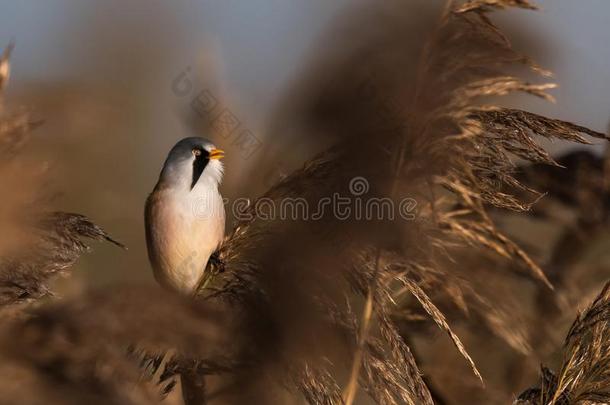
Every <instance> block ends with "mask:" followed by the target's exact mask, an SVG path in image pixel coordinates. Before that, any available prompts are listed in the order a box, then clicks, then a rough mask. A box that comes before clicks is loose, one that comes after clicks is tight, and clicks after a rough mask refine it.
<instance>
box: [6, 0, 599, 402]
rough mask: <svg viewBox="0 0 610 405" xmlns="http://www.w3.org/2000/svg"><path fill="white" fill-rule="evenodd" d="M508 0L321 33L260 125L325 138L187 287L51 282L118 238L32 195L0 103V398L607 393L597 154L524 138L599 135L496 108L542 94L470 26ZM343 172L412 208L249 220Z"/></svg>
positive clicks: (319, 190) (36, 168) (511, 398)
mask: <svg viewBox="0 0 610 405" xmlns="http://www.w3.org/2000/svg"><path fill="white" fill-rule="evenodd" d="M508 7H519V8H525V9H534V8H535V7H534V5H533V4H531V3H530V2H528V1H527V0H471V1H466V2H452V1H449V2H447V4H446V6H445V7H444V8H443V9H442V11H441V13H440V15H436V16H434V17H431V18H428V17H427V16H426V15H422V18H421V22H420V23H419V24H415V25H412V24H409V25H406V24H404V15H403V13H401V10H400V9H399V8H397V9H396V10H392V12H391V13H387V14H384V13H362V15H358V16H354V18H353V19H352V25H350V26H347V27H342V29H343V31H342V32H343V34H344V35H346V36H348V37H349V38H350V41H351V46H349V47H347V46H346V47H344V49H343V52H340V53H335V54H333V55H326V56H324V57H321V58H320V59H319V60H316V61H314V63H313V65H312V66H310V67H309V68H310V69H309V71H307V72H306V74H304V75H303V77H302V78H301V79H300V81H299V82H297V83H296V84H295V86H294V88H293V89H292V90H291V91H290V92H288V93H287V94H288V95H287V102H286V103H284V104H283V106H282V108H281V109H280V110H278V112H277V116H276V119H275V121H274V122H273V123H272V125H271V127H270V129H269V133H270V136H271V137H272V138H273V137H276V135H277V136H279V134H280V133H284V132H285V131H286V130H287V128H290V129H291V131H293V132H296V133H303V134H305V136H307V137H309V138H310V139H317V140H321V141H322V142H323V143H326V144H328V145H331V146H330V147H329V148H328V149H327V150H323V151H321V152H319V153H318V154H317V155H315V156H314V157H313V158H311V159H309V160H307V161H306V162H305V163H304V164H303V166H302V168H300V169H298V170H295V171H294V172H293V173H291V174H289V175H287V176H283V177H282V178H281V180H280V181H279V182H277V183H276V184H274V185H273V186H271V187H270V188H269V189H268V190H267V191H266V192H265V193H264V194H263V195H262V196H261V199H259V200H257V201H254V202H252V203H251V204H250V206H249V207H247V208H246V212H245V213H244V214H248V213H250V214H252V215H250V216H249V217H248V218H247V219H244V220H242V221H239V222H238V223H237V224H236V226H235V227H234V228H233V229H232V230H230V232H229V234H228V236H227V238H226V241H225V243H224V244H223V246H222V247H221V249H220V251H219V257H220V260H219V262H218V263H214V264H213V265H209V266H208V269H206V272H207V273H206V274H207V275H208V277H207V278H206V283H205V284H204V285H205V288H204V287H202V288H201V289H200V290H199V291H198V293H197V295H196V297H194V298H193V299H186V298H182V297H178V296H175V295H173V294H170V293H167V292H165V291H162V290H161V289H160V288H156V287H154V286H143V285H136V284H125V283H122V284H120V285H110V286H106V287H104V288H98V289H94V290H87V291H84V292H82V293H81V294H79V295H78V296H76V297H70V298H65V299H59V298H58V297H56V295H54V293H53V290H52V286H53V284H52V282H53V280H54V279H55V278H56V277H57V276H69V275H70V268H71V266H72V265H73V264H74V263H75V261H76V260H77V259H78V257H79V255H80V254H81V253H83V252H85V251H87V250H88V249H89V248H88V246H87V245H86V244H85V242H86V241H87V240H91V239H93V240H101V241H104V240H105V241H109V242H112V243H114V244H116V245H118V246H122V245H121V244H120V243H119V242H116V241H115V240H114V239H112V238H111V237H110V236H109V235H108V234H107V233H106V232H105V231H103V230H102V229H101V228H99V227H98V226H96V225H95V224H94V223H92V222H91V221H90V220H89V219H87V218H85V217H84V216H81V215H78V214H70V213H64V212H55V211H53V210H51V209H50V208H48V207H50V206H51V204H50V203H49V201H50V200H51V199H52V196H53V193H54V192H55V191H56V190H53V189H52V187H51V186H49V185H48V183H47V182H46V176H47V173H48V170H52V169H50V168H48V167H46V166H44V165H42V166H41V164H40V159H37V158H36V157H35V156H30V154H29V153H28V144H29V142H30V139H31V137H32V136H38V135H37V133H38V132H44V125H42V127H41V128H39V129H37V130H36V131H35V132H34V133H33V131H34V129H35V128H36V127H38V126H39V124H40V123H38V122H35V121H33V120H32V119H31V118H30V116H29V114H28V113H27V112H25V111H22V110H19V109H15V108H12V107H11V106H10V105H6V104H5V103H4V102H3V103H2V104H0V113H1V121H0V154H1V155H2V159H1V161H0V189H1V190H2V205H1V207H2V209H1V210H0V225H1V226H2V230H3V235H4V237H3V238H2V240H1V241H0V256H1V258H2V259H1V262H0V304H1V305H2V314H3V317H2V320H3V325H2V329H1V330H0V356H1V358H2V361H1V362H0V375H1V378H0V392H1V395H0V398H1V399H0V403H7V404H16V403H18V404H55V403H57V404H83V403H88V404H105V405H106V404H154V403H162V402H165V403H174V404H179V403H185V404H187V405H191V404H204V403H219V404H222V403H235V404H290V403H304V402H305V403H310V404H348V405H350V404H356V403H358V404H372V403H379V404H403V403H406V404H432V403H436V404H478V403H480V404H507V403H511V402H516V403H520V404H540V405H542V404H545V405H547V404H562V405H565V404H596V403H597V404H602V403H608V401H610V341H609V340H608V334H609V332H610V331H609V330H607V329H608V321H609V319H610V290H609V288H610V287H608V286H606V287H604V283H605V280H604V276H603V274H605V272H607V264H606V263H605V256H604V254H603V252H602V251H603V245H602V243H601V242H600V241H603V239H604V238H605V237H607V234H608V232H607V230H608V227H607V221H608V220H607V218H608V214H607V213H608V212H609V211H608V209H609V208H610V207H608V201H609V200H608V197H609V194H608V186H607V184H608V182H607V179H608V177H607V176H606V175H605V173H606V167H607V166H606V161H605V159H604V158H602V157H597V156H595V155H593V154H589V153H587V152H579V153H572V154H568V155H566V156H563V157H561V158H560V159H558V160H557V161H556V160H554V159H553V158H552V157H551V156H550V155H549V154H548V153H547V152H546V151H545V149H544V148H543V147H541V146H540V145H539V144H538V143H537V140H538V139H541V138H549V139H560V140H565V141H570V142H576V143H582V144H586V143H588V140H589V139H591V137H593V138H601V139H605V138H606V136H605V135H604V134H601V133H598V132H595V131H592V130H589V129H587V128H585V127H581V126H577V125H574V124H571V123H569V122H565V121H561V120H558V119H554V118H548V117H543V116H539V115H536V114H533V113H530V112H527V111H522V110H519V109H514V108H506V107H502V106H501V104H500V101H501V98H500V96H506V95H509V94H512V93H524V94H526V95H530V96H535V97H541V98H543V99H551V96H550V95H549V94H548V93H547V92H546V91H547V90H548V89H551V88H552V87H553V85H552V84H550V83H546V82H544V81H543V82H542V83H540V84H538V82H535V83H530V82H528V81H525V80H523V79H520V76H524V77H537V78H544V77H548V76H549V73H548V72H546V71H544V70H543V69H542V68H540V67H539V66H537V65H536V64H535V62H534V61H532V60H531V59H529V58H528V57H526V56H524V55H521V54H519V53H518V52H517V51H515V50H513V49H512V47H511V45H510V42H509V40H508V38H507V37H506V36H505V35H504V34H503V33H502V32H501V31H500V30H499V29H498V28H497V27H496V26H495V25H494V24H493V22H492V20H491V17H492V16H491V14H492V12H494V11H496V10H498V9H503V8H508ZM365 14H366V16H365ZM424 14H425V13H424ZM431 21H434V23H433V24H432V23H431ZM363 26H366V27H375V28H372V29H370V30H363V29H362V27H363ZM337 45H340V44H339V43H337ZM343 45H345V44H343ZM11 48H12V47H11V46H9V47H8V48H7V49H6V50H5V52H4V54H3V56H2V62H1V64H0V88H2V89H4V87H5V86H6V84H7V81H8V78H9V57H10V52H11ZM542 80H544V79H542ZM491 103H493V104H491ZM35 134H36V135H35ZM526 162H530V163H531V164H527V163H526ZM354 178H364V179H366V182H367V183H366V184H367V187H368V190H366V191H367V192H366V196H370V197H375V198H382V197H384V198H389V199H391V200H393V201H394V202H395V203H396V204H397V205H398V203H399V202H400V201H403V200H404V199H405V198H409V201H415V202H416V204H417V210H416V211H413V212H411V213H412V214H413V216H412V217H409V218H408V220H406V219H405V218H404V217H399V216H397V217H395V218H387V217H386V218H380V219H378V220H374V219H371V220H362V219H360V220H358V219H357V218H353V219H351V220H350V219H348V220H345V219H339V218H337V217H336V216H333V215H332V214H333V213H332V212H326V213H325V214H324V215H323V217H322V218H320V219H319V220H306V219H302V220H275V221H272V220H267V219H263V218H260V217H259V216H257V213H258V212H259V209H258V208H260V202H261V201H263V202H264V203H265V204H268V203H269V201H280V200H282V199H284V198H296V197H299V198H303V199H304V200H305V201H307V202H308V203H309V204H311V206H317V201H320V199H321V198H324V197H325V196H329V195H333V193H339V195H344V196H350V195H352V196H353V194H354V190H353V188H350V184H351V185H353V183H350V181H352V180H353V179H354ZM543 193H546V195H543ZM246 217H247V216H246ZM242 218H244V216H242ZM523 229H527V232H523ZM527 236H529V240H521V239H527ZM596 246H597V250H596V248H595V247H596ZM600 291H601V292H600ZM596 297H597V298H596ZM576 308H586V310H584V311H583V312H581V313H579V314H578V315H577V314H576ZM575 316H576V320H574V317H575ZM571 322H573V323H572V326H571V327H570V323H571ZM438 331H440V332H441V333H438ZM452 346H453V347H452ZM541 363H544V364H545V366H542V367H541V366H540V364H541Z"/></svg>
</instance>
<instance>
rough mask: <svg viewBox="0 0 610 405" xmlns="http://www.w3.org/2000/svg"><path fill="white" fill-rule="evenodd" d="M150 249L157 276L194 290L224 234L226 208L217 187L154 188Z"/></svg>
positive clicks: (171, 284)
mask: <svg viewBox="0 0 610 405" xmlns="http://www.w3.org/2000/svg"><path fill="white" fill-rule="evenodd" d="M146 222H147V223H146V231H147V232H146V233H147V235H146V236H147V242H148V251H149V257H150V260H151V263H152V265H153V270H154V274H155V278H156V279H157V280H158V281H159V282H160V283H161V284H162V285H165V286H167V287H170V288H172V289H174V290H178V291H180V292H183V293H191V292H192V291H193V290H194V288H195V287H196V286H197V284H198V282H199V281H200V279H201V277H202V275H203V271H204V270H205V267H206V264H207V262H208V259H209V257H210V255H211V254H212V253H213V252H214V251H215V250H216V249H217V248H218V246H219V245H220V243H221V242H222V239H223V237H224V229H225V210H224V204H223V200H222V197H221V195H220V193H219V192H218V189H217V187H216V186H215V185H214V186H213V187H212V186H211V185H210V184H206V182H200V183H198V184H197V185H196V186H195V188H193V190H190V191H186V190H183V191H177V190H172V189H164V190H160V191H154V192H153V193H152V194H151V195H150V197H149V199H148V201H147V204H146Z"/></svg>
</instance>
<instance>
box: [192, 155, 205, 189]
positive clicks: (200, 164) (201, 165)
mask: <svg viewBox="0 0 610 405" xmlns="http://www.w3.org/2000/svg"><path fill="white" fill-rule="evenodd" d="M208 162H209V159H208V158H207V156H206V157H204V156H202V155H199V156H197V157H195V161H194V162H193V182H192V183H191V190H192V189H193V187H195V184H197V181H198V180H199V177H201V173H203V169H205V167H206V166H207V164H208Z"/></svg>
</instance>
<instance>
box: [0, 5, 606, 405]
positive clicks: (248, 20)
mask: <svg viewBox="0 0 610 405" xmlns="http://www.w3.org/2000/svg"><path fill="white" fill-rule="evenodd" d="M378 3H379V4H378ZM440 4H441V2H437V1H428V0H412V1H387V2H383V4H381V2H373V1H365V0H362V1H360V0H350V1H347V0H334V1H332V2H329V1H322V0H310V1H296V0H291V1H279V0H266V1H264V0H248V1H240V2H238V1H234V0H227V1H222V2H221V1H211V0H199V1H194V0H190V1H187V0H180V1H173V2H169V1H162V0H148V1H146V2H144V1H134V0H127V1H125V0H123V1H118V0H105V1H101V0H99V1H92V0H86V1H84V0H78V1H77V0H48V1H44V2H41V1H38V0H36V1H35V0H21V1H19V2H16V1H8V0H0V16H1V23H0V45H2V46H3V44H8V43H9V42H10V41H11V40H14V41H15V43H16V48H15V51H14V53H13V56H12V58H11V61H12V77H11V82H10V85H9V87H8V93H7V101H8V103H7V104H10V105H11V106H13V107H16V106H17V107H20V108H24V109H27V110H29V111H31V112H32V114H33V116H34V117H35V118H38V119H41V120H44V126H43V127H41V128H39V129H38V130H36V131H35V139H36V141H35V142H33V143H31V144H30V145H31V147H32V148H33V149H34V150H32V151H30V153H31V154H32V155H33V156H36V157H37V158H39V159H41V160H42V161H45V162H48V163H49V165H50V176H49V177H48V179H49V182H50V183H51V184H49V188H50V189H52V190H53V191H55V194H54V198H53V205H54V207H55V208H57V209H61V210H66V211H74V212H79V213H82V214H85V215H87V216H89V217H90V218H92V219H93V220H94V221H95V222H96V223H98V224H100V225H101V226H103V227H104V228H105V229H106V230H108V231H109V232H110V233H111V234H112V235H113V236H114V237H116V238H117V239H119V240H120V241H122V242H123V243H125V244H126V245H127V246H128V247H129V250H128V251H120V250H117V249H115V248H114V247H112V246H110V245H106V244H103V245H99V246H96V249H95V251H94V253H92V254H90V255H87V256H85V257H84V258H83V259H81V260H80V262H79V264H78V267H79V268H78V270H77V271H75V272H74V273H73V276H72V278H71V279H70V280H69V281H64V283H66V285H64V286H63V289H62V291H63V292H64V294H66V295H69V294H70V293H71V292H76V291H78V290H80V289H81V288H84V287H85V286H87V285H99V284H105V283H111V282H122V281H133V280H138V281H142V282H145V283H152V282H153V279H152V276H151V272H150V269H149V265H148V260H147V257H146V247H145V241H144V232H143V230H144V225H143V207H144V201H145V199H146V197H147V195H148V193H149V192H150V191H151V190H152V188H153V187H154V185H155V182H156V180H157V176H158V173H159V170H160V168H161V166H162V164H163V160H164V159H165V156H166V154H167V152H168V150H169V149H170V148H171V146H173V144H174V143H175V142H176V141H177V140H179V139H181V138H183V137H185V136H192V135H201V136H205V137H208V138H210V139H212V140H213V141H214V142H215V143H216V144H217V145H218V146H219V147H221V148H222V149H225V150H226V151H227V155H228V157H227V160H226V175H225V182H224V184H223V186H222V192H223V195H225V196H226V197H228V198H229V199H230V200H233V199H235V198H237V197H249V198H255V197H256V196H257V195H259V194H260V193H261V192H263V191H264V190H265V189H266V188H267V187H268V186H269V185H270V184H272V183H273V182H274V181H275V180H276V179H277V178H280V177H281V176H282V175H283V174H284V173H288V172H290V171H291V170H292V169H294V168H295V167H298V166H299V165H300V164H301V163H302V162H303V161H305V160H306V159H307V158H308V157H310V156H312V155H313V154H314V153H315V152H316V151H317V150H320V149H322V148H323V147H324V146H326V145H325V143H327V142H328V140H327V139H324V138H320V137H311V136H304V134H303V133H302V132H300V129H299V125H296V124H295V125H294V126H291V123H290V120H289V119H288V120H287V119H286V117H289V116H290V115H289V114H286V107H287V105H289V104H291V102H289V100H292V99H293V98H294V95H295V94H303V90H304V87H305V88H306V87H307V83H309V82H308V81H307V80H306V79H310V78H311V75H312V72H314V73H315V74H318V75H320V74H322V73H323V72H324V66H325V65H324V63H321V62H323V61H324V60H327V59H332V58H333V57H334V56H335V55H336V54H341V53H343V52H345V53H347V52H348V50H347V48H349V47H351V46H353V45H354V44H353V43H352V42H350V40H351V39H352V36H353V35H354V33H355V32H359V30H361V31H366V30H371V31H374V30H382V29H383V28H384V27H377V26H367V25H366V23H367V21H368V22H371V23H372V24H374V23H375V22H376V21H377V22H379V21H380V20H379V19H377V20H375V19H370V20H367V19H366V18H362V14H363V13H364V12H365V11H366V12H371V10H374V11H375V12H378V13H380V14H383V13H390V14H391V13H392V10H394V9H395V7H396V6H399V7H401V9H402V10H404V16H402V17H401V18H403V20H404V24H410V23H413V24H414V25H417V24H422V18H421V16H422V14H425V13H426V12H428V11H432V12H436V11H437V10H438V6H439V5H440ZM537 4H539V5H540V7H541V11H539V12H531V11H524V10H511V11H507V12H503V13H495V14H494V18H495V21H497V22H498V24H499V26H500V27H501V28H502V29H504V30H505V31H506V32H507V34H508V36H509V38H511V40H512V41H513V43H514V45H515V48H516V49H518V50H521V51H523V52H524V53H525V54H527V55H529V56H531V57H532V58H533V59H534V60H535V61H537V62H538V63H539V64H541V65H542V66H543V67H545V68H547V69H550V70H551V71H553V72H554V73H555V78H554V79H553V80H554V81H556V82H557V83H558V84H559V88H558V89H556V90H554V91H553V95H554V96H555V97H556V98H557V102H556V104H550V103H546V102H544V101H540V100H537V99H534V98H532V97H529V98H528V97H519V98H514V97H513V98H511V99H509V101H508V103H511V104H513V105H515V106H518V107H519V108H521V109H524V110H530V111H532V112H536V113H540V114H544V115H548V116H550V117H556V118H561V119H564V120H568V121H572V122H576V123H579V124H582V125H585V126H587V127H590V128H592V129H594V130H598V131H601V132H606V129H607V126H608V121H609V116H610V70H609V69H608V63H609V61H610V47H608V40H609V39H610V36H609V35H608V28H607V21H608V16H610V3H608V2H607V1H604V0H581V1H578V2H575V1H572V0H540V1H538V2H537ZM356 15H358V16H359V18H355V16H356ZM358 24H362V25H361V26H358ZM408 41H411V42H417V41H419V39H418V38H409V39H408ZM344 48H345V49H344ZM579 147H582V146H579ZM569 148H574V146H573V145H567V144H561V143H555V144H552V145H550V146H549V149H550V150H551V151H552V152H553V153H554V154H557V155H559V154H561V153H564V152H565V151H566V150H567V149H569ZM588 150H590V151H594V152H595V153H598V154H600V155H601V154H602V153H603V151H604V148H603V147H602V146H601V145H598V146H596V147H593V148H589V149H588ZM544 188H545V187H544V186H543V187H542V191H545V189H544ZM558 212H559V216H561V215H564V216H565V218H568V217H569V215H568V213H566V212H564V211H561V210H560V209H558ZM570 215H572V216H573V215H574V214H570ZM570 218H571V217H570ZM568 219H569V218H568ZM500 222H501V223H503V224H504V225H505V226H506V227H507V228H508V229H510V230H511V231H512V233H513V234H514V235H515V237H516V239H518V240H520V241H522V242H524V244H525V246H530V247H531V248H532V250H534V251H535V250H536V248H538V249H543V248H545V247H546V248H547V249H551V248H550V246H555V245H557V246H560V248H561V244H560V243H559V242H561V241H560V240H559V239H560V236H559V235H560V228H561V226H562V225H561V224H560V225H557V224H555V225H548V226H547V225H542V224H532V220H531V218H529V219H515V218H502V219H501V221H500ZM230 226H231V224H230V221H229V224H228V227H230ZM607 236H608V233H607V232H606V233H604V234H602V237H601V240H602V242H599V238H598V241H597V242H595V243H591V245H590V246H589V247H590V249H588V251H587V253H586V254H583V257H584V259H582V258H579V260H581V259H582V260H585V261H586V260H589V259H591V258H592V257H594V258H595V263H596V264H595V266H588V267H587V269H588V270H587V272H586V273H579V272H578V271H574V272H572V273H570V274H571V277H572V279H579V280H580V282H579V283H578V284H577V287H578V288H577V289H579V290H578V291H579V292H582V291H585V292H587V291H589V287H590V289H591V291H595V292H597V291H598V288H599V283H600V282H601V280H603V279H605V278H607V275H608V272H607V270H604V269H607V268H609V266H608V264H610V257H607V256H608V255H607V254H606V253H605V251H606V250H607V249H606V248H607V243H606V244H604V243H603V240H607ZM558 240H559V242H558ZM534 245H537V246H534ZM539 256H540V257H542V258H546V261H547V262H549V263H550V265H549V266H548V267H545V270H547V271H549V269H550V272H551V273H552V272H553V268H552V265H553V257H552V256H553V253H552V252H550V253H546V256H545V253H541V254H540V255H539ZM600 258H601V259H600ZM576 267H578V266H576ZM591 268H593V269H594V271H593V273H592V272H591V270H590V269H591ZM583 280H589V281H590V282H589V286H587V285H585V284H587V282H585V281H583ZM481 281H482V282H485V283H497V284H498V285H503V283H506V284H507V285H508V283H509V282H508V281H506V280H504V279H502V277H500V276H498V277H497V278H493V279H484V280H483V279H481ZM513 282H514V280H513V281H511V283H513ZM515 285H516V286H517V288H521V291H523V295H522V296H520V295H518V294H517V295H516V296H515V297H514V298H515V300H516V301H519V300H521V303H524V302H525V299H524V297H526V296H527V299H528V300H529V299H536V298H535V296H536V293H535V292H532V288H531V286H529V287H528V286H527V283H524V282H522V281H516V282H514V284H511V287H512V288H513V289H514V288H515ZM507 288H508V287H507ZM528 288H529V290H528ZM513 291H514V290H513ZM566 294H567V292H566ZM587 294H588V293H587ZM587 294H584V295H587ZM508 295H509V294H508ZM508 295H507V296H508ZM532 296H533V297H534V298H532ZM538 298H539V299H541V298H540V297H538ZM568 298H569V297H568ZM587 298H588V297H587ZM568 301H569V302H575V301H574V300H573V301H570V300H568ZM578 301H580V299H579V300H578ZM582 301H585V299H584V298H582ZM528 303H529V302H528ZM524 306H525V305H524ZM572 309H573V311H572V312H571V313H569V314H565V316H564V317H563V318H562V319H561V320H560V321H558V322H559V324H561V325H563V326H561V327H558V328H557V330H558V332H557V336H556V337H557V341H558V340H560V339H561V337H562V336H563V334H564V332H565V326H566V325H567V324H569V322H570V321H571V320H572V319H573V317H574V313H575V311H576V306H573V307H572ZM523 312H524V314H523V316H524V317H526V318H527V317H530V318H531V317H532V316H533V317H534V318H535V314H534V313H532V312H529V313H528V309H527V308H523ZM530 320H531V319H530ZM562 322H563V323H562ZM466 329H467V328H466V327H463V328H461V327H460V325H458V326H457V330H458V332H459V334H460V336H463V337H464V341H465V343H466V346H467V347H469V348H472V350H473V353H474V355H473V357H474V358H475V360H476V361H477V362H478V363H480V365H481V369H482V371H483V374H484V376H485V377H486V378H487V379H489V382H490V383H489V385H488V391H487V394H485V395H488V396H492V397H495V398H505V397H510V395H511V392H508V391H506V387H511V388H510V389H512V390H517V389H518V388H523V387H525V386H526V385H527V383H526V381H532V379H533V378H535V372H536V367H537V363H538V361H539V360H544V355H547V354H548V352H550V351H552V350H554V349H550V348H549V349H548V350H547V352H545V351H544V350H542V349H541V351H538V352H537V354H539V355H540V358H537V357H535V356H533V357H530V358H528V359H527V360H525V359H523V358H518V357H517V358H516V357H515V356H514V353H512V352H510V351H508V350H506V351H502V350H499V351H498V350H496V351H494V352H493V353H494V355H495V356H494V359H496V360H497V359H498V358H501V359H502V364H505V365H506V367H504V368H498V367H493V364H492V362H491V361H490V362H486V355H485V353H486V351H487V352H488V353H489V352H491V351H492V350H494V349H492V345H491V343H489V346H487V343H485V344H480V341H478V340H474V338H472V339H470V338H471V336H469V335H468V332H467V330H466ZM428 332H429V331H428ZM431 333H433V334H434V333H440V332H431ZM429 336H430V335H429V334H427V335H424V338H420V340H422V341H419V340H418V338H415V340H416V342H415V343H416V346H417V348H418V351H419V352H420V353H421V355H422V357H423V358H426V359H428V362H427V363H425V364H424V365H423V366H424V370H425V371H426V372H428V373H430V374H437V375H443V373H445V374H446V373H458V371H457V370H461V369H462V368H464V367H465V365H464V363H463V361H462V360H461V359H460V358H459V354H457V352H456V351H455V350H453V348H451V347H450V342H448V341H447V340H439V341H437V340H436V339H434V338H433V339H429ZM545 338H546V337H545ZM533 339H534V340H535V337H534V338H533ZM541 339H542V338H541ZM429 340H431V341H433V342H435V344H436V345H427V344H428V342H429ZM534 343H535V346H536V348H538V343H539V342H535V341H534ZM439 346H440V347H442V350H439ZM543 346H544V345H542V344H541V345H540V347H543ZM547 346H548V347H553V348H556V347H558V346H557V344H556V342H553V343H552V344H551V343H549V344H548V345H547ZM503 348H504V349H506V347H503ZM452 362H453V363H455V368H453V367H444V366H446V365H447V364H452ZM439 364H441V365H443V367H444V368H443V369H442V370H435V369H434V367H435V365H439ZM526 371H527V372H526ZM441 378H442V377H439V381H445V384H446V381H454V383H455V384H459V385H462V386H461V387H449V386H448V385H446V386H445V389H453V388H455V390H456V391H464V392H469V391H468V390H464V387H463V386H464V385H467V384H470V383H472V385H473V386H476V385H477V384H478V383H477V382H476V381H473V382H468V381H465V380H461V379H451V378H447V379H441ZM500 380H504V381H506V380H509V381H508V382H506V386H504V387H503V386H501V384H499V383H497V381H500ZM438 385H441V384H438ZM431 386H432V388H433V389H434V388H435V384H434V381H432V383H431ZM470 388H472V387H470ZM472 389H473V390H475V391H476V390H477V389H479V388H472ZM441 391H442V390H441ZM479 391H480V389H479ZM500 391H502V392H501V393H499V392H500ZM477 392H478V391H477ZM514 392H516V391H514ZM514 392H513V393H514ZM439 395H441V394H439ZM469 395H470V394H469ZM481 395H482V397H484V394H481ZM441 396H442V395H441ZM456 398H457V397H456ZM439 402H440V403H442V401H439ZM499 402H500V401H499ZM456 403H460V402H459V400H457V402H456ZM462 403H463V402H462ZM482 403H483V402H482Z"/></svg>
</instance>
